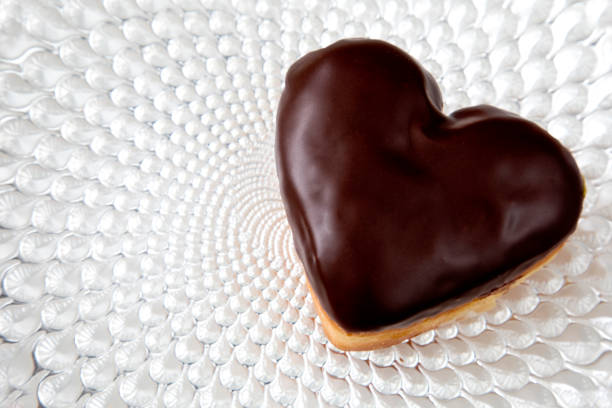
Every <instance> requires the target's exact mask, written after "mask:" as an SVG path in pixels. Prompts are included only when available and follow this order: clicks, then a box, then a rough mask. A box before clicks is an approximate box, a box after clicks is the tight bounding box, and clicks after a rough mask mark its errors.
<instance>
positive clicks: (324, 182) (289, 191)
mask: <svg viewBox="0 0 612 408" xmlns="http://www.w3.org/2000/svg"><path fill="white" fill-rule="evenodd" d="M441 110H442V97H441V94H440V91H439V89H438V86H437V85H436V83H435V81H434V80H433V78H432V77H431V75H429V73H427V72H426V71H425V70H423V68H422V67H421V66H420V65H419V64H418V63H416V62H415V61H414V60H413V59H412V58H411V57H410V56H408V55H407V54H406V53H404V52H403V51H401V50H400V49H398V48H396V47H394V46H392V45H389V44H387V43H384V42H381V41H373V40H345V41H340V42H338V43H335V44H333V45H331V46H330V47H327V48H324V49H321V50H318V51H315V52H312V53H310V54H308V55H306V56H305V57H303V58H301V59H300V60H298V61H297V62H296V63H295V64H294V65H293V66H292V67H291V69H290V70H289V72H288V74H287V80H286V87H285V90H284V92H283V95H282V98H281V102H280V106H279V109H278V119H277V120H278V122H277V138H276V155H277V157H276V158H277V171H278V175H279V178H280V185H281V191H282V196H283V200H284V204H285V208H286V212H287V216H288V219H289V223H290V226H291V229H292V231H293V237H294V240H295V246H296V249H297V253H298V255H299V257H300V259H301V260H302V262H303V264H304V266H305V270H306V274H307V278H308V280H309V282H310V284H311V286H312V288H313V290H314V292H315V294H316V296H317V297H318V300H319V302H320V304H321V305H322V307H323V308H324V310H325V311H326V312H327V314H328V315H329V316H330V317H331V318H332V319H333V320H334V321H335V322H336V323H337V324H338V325H339V326H340V327H342V328H343V329H345V330H346V331H351V332H352V331H372V330H379V329H385V328H393V327H403V326H407V325H409V324H411V323H413V322H415V321H417V320H419V319H421V318H423V317H427V316H432V315H434V314H437V313H439V312H442V311H444V310H447V309H449V308H452V307H454V306H457V305H459V304H462V303H465V302H468V301H470V300H472V299H474V298H476V297H480V296H483V295H486V294H487V293H490V292H491V291H493V290H495V289H496V288H499V287H501V286H503V285H505V284H507V283H509V282H511V281H512V280H514V279H516V278H517V277H519V276H520V275H521V273H522V272H523V271H525V270H526V269H527V268H529V267H530V266H531V265H534V264H535V263H536V262H537V261H539V260H541V259H543V258H544V257H545V256H546V255H547V254H548V253H550V252H551V251H552V250H553V249H555V248H556V247H557V246H558V245H559V244H560V243H562V242H563V240H564V239H565V238H566V237H567V236H568V235H569V234H570V233H571V232H572V231H573V230H574V229H575V227H576V224H577V221H578V217H579V215H580V211H581V208H582V200H583V181H582V178H581V176H580V173H579V171H578V168H577V166H576V163H575V161H574V160H573V158H572V156H571V155H570V153H569V152H568V151H567V150H566V149H565V148H563V147H562V146H561V145H560V144H559V143H558V142H557V141H556V140H555V139H553V138H552V137H551V136H550V135H549V134H548V133H547V132H546V131H544V130H543V129H541V128H540V127H538V126H536V125H535V124H533V123H530V122H528V121H526V120H524V119H521V118H519V117H518V116H516V115H514V114H511V113H509V112H505V111H502V110H499V109H496V108H493V107H491V106H484V105H483V106H476V107H471V108H466V109H461V110H458V111H456V112H454V113H452V114H451V115H449V116H446V115H444V114H443V113H442V111H441Z"/></svg>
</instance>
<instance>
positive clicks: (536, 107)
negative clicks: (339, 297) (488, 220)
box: [0, 0, 612, 408]
mask: <svg viewBox="0 0 612 408" xmlns="http://www.w3.org/2000/svg"><path fill="white" fill-rule="evenodd" d="M527 3H532V5H530V6H528V5H527ZM345 37H371V38H382V39H385V40H387V41H390V42H392V43H394V44H396V45H398V46H400V47H401V48H403V49H405V50H406V51H408V52H409V53H410V54H412V55H413V56H414V57H415V58H417V59H418V60H419V61H420V62H421V63H423V65H424V66H425V67H426V68H427V69H429V70H430V71H431V72H432V74H433V75H434V76H435V77H436V79H437V80H438V82H439V84H440V87H441V89H442V93H443V95H444V100H445V104H446V111H447V112H450V111H453V110H455V109H457V108H460V107H465V106H469V105H473V104H478V103H490V104H493V105H496V106H499V107H502V108H505V109H508V110H511V111H514V112H517V113H520V114H521V115H523V116H525V117H526V118H528V119H531V120H533V121H535V122H537V123H539V124H540V125H542V126H543V127H545V128H547V129H548V130H549V131H550V132H551V133H552V134H553V136H555V137H557V138H558V139H559V140H561V141H562V142H563V143H564V144H565V145H566V146H567V147H568V148H570V149H571V150H572V152H573V153H574V155H575V157H576V160H577V162H578V163H579V165H580V167H581V169H582V172H583V174H584V177H585V179H586V184H587V196H586V201H585V207H584V212H583V215H582V217H581V220H580V223H579V226H578V230H577V231H576V233H575V234H574V235H573V236H572V237H571V238H570V240H569V242H568V244H567V245H566V246H565V247H564V249H563V250H562V252H561V253H560V255H559V256H558V257H557V258H556V259H555V261H554V262H552V263H551V264H549V265H548V266H546V267H545V268H543V269H541V270H540V271H539V272H538V273H536V274H535V275H534V276H533V277H532V278H530V279H529V280H528V281H527V282H525V283H524V284H521V285H520V286H518V287H516V288H515V289H513V290H512V291H511V292H509V293H508V294H507V295H505V296H504V297H503V298H502V299H501V301H499V302H498V305H497V307H496V308H495V309H494V310H493V311H491V312H488V313H486V314H478V315H473V316H471V317H470V318H469V319H465V320H462V321H460V322H458V323H456V324H452V325H447V326H444V327H441V328H439V329H438V330H435V331H431V332H427V333H424V334H423V335H421V336H418V337H416V338H413V339H411V340H410V341H407V342H405V343H403V344H401V345H398V346H394V347H391V348H387V349H383V350H377V351H373V352H359V353H344V352H341V351H339V350H337V349H335V348H334V347H333V346H331V345H330V344H329V343H328V342H327V340H326V338H325V336H324V334H323V332H322V330H321V326H320V324H319V321H318V319H317V318H316V315H315V312H314V309H313V304H312V300H311V298H310V296H309V294H308V291H307V289H306V286H305V281H304V276H303V270H302V268H301V266H300V264H299V262H298V260H297V257H296V255H295V253H294V250H293V244H292V238H291V233H290V230H289V228H288V224H287V221H286V218H285V213H284V210H283V206H282V203H281V201H280V196H279V192H278V184H277V179H276V172H275V165H274V132H275V129H274V126H275V110H276V106H277V103H278V99H279V96H280V93H281V90H282V87H283V78H284V73H285V72H286V70H287V68H288V67H289V66H290V65H291V63H293V61H295V60H296V59H297V58H298V57H299V56H301V55H303V54H304V53H306V52H308V51H310V50H314V49H317V48H319V47H321V46H325V45H328V44H330V43H331V42H333V41H335V40H337V39H340V38H345ZM611 242H612V3H610V1H608V0H589V1H585V2H576V1H570V0H541V1H534V2H524V1H520V0H517V1H516V2H509V1H501V0H460V1H454V0H453V1H421V0H412V1H399V0H398V1H394V0H390V1H384V0H379V1H374V0H357V1H351V0H338V1H332V2H325V1H316V0H306V1H297V0H296V1H280V0H258V1H255V0H246V1H242V0H232V1H229V0H227V1H225V0H218V1H217V0H201V1H196V0H185V1H180V0H174V1H169V0H166V1H156V0H104V1H100V2H99V1H96V0H68V1H59V0H47V1H44V0H40V1H34V0H16V1H12V0H0V281H1V283H2V297H1V298H0V405H2V406H10V407H12V406H16V407H34V406H37V405H38V404H41V405H43V406H47V407H74V406H76V407H81V406H86V407H91V408H97V407H104V406H110V407H122V406H134V407H154V406H159V407H162V406H166V407H198V406H203V407H209V406H219V407H226V406H230V407H238V406H246V407H261V406H266V407H272V406H282V405H290V406H301V407H313V406H351V407H358V406H359V407H361V406H363V407H367V406H381V407H382V406H386V407H402V406H408V407H415V406H416V407H432V406H433V407H464V406H466V407H470V406H474V407H525V406H529V407H552V406H562V407H576V408H579V407H602V408H603V407H610V406H612V351H611V350H612V244H611Z"/></svg>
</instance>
